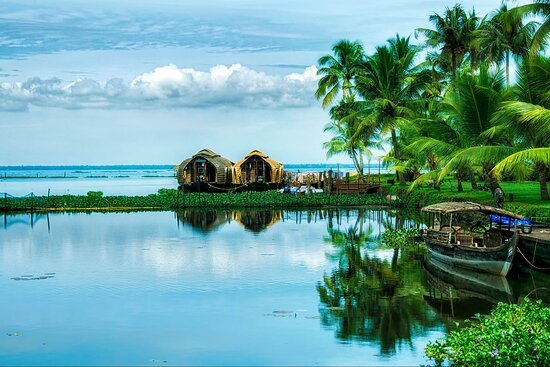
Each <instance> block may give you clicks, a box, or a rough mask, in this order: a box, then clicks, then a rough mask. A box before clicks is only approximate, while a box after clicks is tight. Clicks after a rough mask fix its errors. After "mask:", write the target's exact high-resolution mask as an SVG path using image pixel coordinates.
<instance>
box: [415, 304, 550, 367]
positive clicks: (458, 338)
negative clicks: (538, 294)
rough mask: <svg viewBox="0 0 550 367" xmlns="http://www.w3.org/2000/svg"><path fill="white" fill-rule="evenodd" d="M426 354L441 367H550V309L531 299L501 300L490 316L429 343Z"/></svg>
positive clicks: (468, 321) (471, 322)
mask: <svg viewBox="0 0 550 367" xmlns="http://www.w3.org/2000/svg"><path fill="white" fill-rule="evenodd" d="M457 326H458V323H457ZM426 356H428V358H431V359H433V360H434V361H435V362H436V364H437V365H438V366H440V365H441V364H442V363H443V362H445V361H449V362H450V364H451V366H550V308H549V307H545V306H544V305H543V304H542V302H541V301H540V300H539V301H537V302H531V301H529V300H528V299H527V298H526V299H525V300H524V301H523V304H522V305H510V304H505V303H499V304H498V305H497V306H496V307H495V308H494V309H493V310H492V312H491V315H490V316H480V315H479V314H478V315H476V316H475V320H474V321H470V320H466V321H465V324H464V327H463V328H461V329H459V330H455V331H451V332H449V333H448V335H447V339H446V340H437V341H435V342H433V343H428V346H427V347H426Z"/></svg>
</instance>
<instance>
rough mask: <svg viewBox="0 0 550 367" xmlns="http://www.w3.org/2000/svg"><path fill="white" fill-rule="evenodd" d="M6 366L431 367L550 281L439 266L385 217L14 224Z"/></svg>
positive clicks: (74, 216) (358, 212)
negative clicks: (470, 326)
mask: <svg viewBox="0 0 550 367" xmlns="http://www.w3.org/2000/svg"><path fill="white" fill-rule="evenodd" d="M0 218H1V221H0V295H1V296H0V364H2V365H40V366H45V365H88V366H90V365H140V366H142V365H153V366H154V365H271V366H273V365H347V366H349V365H377V366H380V365H420V364H425V363H427V362H428V361H427V360H426V359H425V357H424V348H425V346H426V344H427V343H428V341H430V340H435V339H436V338H439V337H443V336H444V335H445V332H446V331H448V330H450V329H452V328H454V327H455V321H462V320H464V319H465V318H467V317H470V316H472V315H474V314H476V313H482V314H483V313H488V312H489V311H490V309H491V308H492V307H493V306H494V305H495V303H496V302H518V300H521V299H522V298H523V297H524V296H526V295H529V296H530V297H531V298H534V299H536V298H540V299H543V301H545V302H549V301H550V291H549V290H548V289H549V288H550V277H549V276H547V275H544V274H540V273H535V272H527V271H521V270H516V271H514V272H513V273H512V274H510V275H509V277H508V279H504V278H500V277H492V276H487V277H485V276H481V275H479V274H471V273H462V272H457V271H454V270H453V271H451V270H449V269H447V268H446V267H445V266H440V265H437V264H433V263H429V262H428V263H426V261H424V260H423V255H422V252H421V251H419V249H418V248H416V247H414V246H413V247H411V248H410V249H406V250H397V249H392V248H387V247H384V246H383V245H381V243H380V234H381V233H382V232H383V231H384V230H385V229H387V228H407V227H411V226H414V225H416V224H415V222H414V220H413V219H411V218H410V217H407V216H406V215H404V214H402V213H400V212H399V211H393V210H385V209H380V210H378V209H376V210H375V209H366V208H365V209H357V208H353V209H341V208H340V209H336V208H335V209H326V208H324V209H317V210H313V209H312V210H302V211H286V210H183V211H179V212H169V211H164V212H162V211H161V212H129V213H97V212H94V213H48V214H45V213H44V214H32V215H31V214H17V215H6V216H2V217H0Z"/></svg>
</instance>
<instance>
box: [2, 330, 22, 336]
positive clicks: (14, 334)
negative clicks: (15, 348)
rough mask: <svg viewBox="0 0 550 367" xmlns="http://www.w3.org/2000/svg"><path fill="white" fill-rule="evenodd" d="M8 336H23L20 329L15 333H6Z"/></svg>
mask: <svg viewBox="0 0 550 367" xmlns="http://www.w3.org/2000/svg"><path fill="white" fill-rule="evenodd" d="M6 335H7V336H21V333H20V332H19V331H16V332H15V333H6Z"/></svg>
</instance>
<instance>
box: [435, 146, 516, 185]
mask: <svg viewBox="0 0 550 367" xmlns="http://www.w3.org/2000/svg"><path fill="white" fill-rule="evenodd" d="M517 150H518V149H517V148H514V147H507V146H475V147H471V148H466V149H463V150H461V151H460V152H458V153H457V154H456V155H455V156H454V157H453V158H451V159H450V160H449V161H448V162H447V164H446V165H445V166H444V167H443V168H442V169H441V173H440V176H439V179H440V180H441V179H443V178H444V177H445V176H446V175H447V174H448V173H449V172H450V171H454V170H456V169H458V168H460V167H464V166H476V165H483V164H491V165H494V164H496V163H498V162H500V161H501V160H502V159H504V158H506V157H508V156H509V155H510V154H513V153H516V152H517Z"/></svg>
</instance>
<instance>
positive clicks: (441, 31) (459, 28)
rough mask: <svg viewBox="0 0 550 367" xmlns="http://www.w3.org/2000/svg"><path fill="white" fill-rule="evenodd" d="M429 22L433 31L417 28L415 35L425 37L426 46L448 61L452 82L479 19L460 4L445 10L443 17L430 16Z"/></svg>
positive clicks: (469, 44)
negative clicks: (432, 26) (435, 50)
mask: <svg viewBox="0 0 550 367" xmlns="http://www.w3.org/2000/svg"><path fill="white" fill-rule="evenodd" d="M430 22H432V23H433V25H434V29H428V28H417V29H416V31H415V34H416V35H417V36H418V34H422V35H423V36H425V37H426V44H427V45H428V46H429V47H431V48H436V49H439V55H440V57H442V58H443V59H448V60H449V63H446V64H448V66H449V70H448V71H449V72H450V73H451V79H452V80H454V79H455V77H456V73H457V70H458V68H459V67H460V65H461V64H462V62H463V61H464V59H465V56H466V54H467V52H468V50H469V49H470V48H471V43H472V40H473V37H474V31H475V30H476V28H477V27H478V25H479V18H478V17H477V16H476V15H475V13H472V14H470V16H469V15H468V14H467V13H466V11H464V8H463V7H462V5H460V4H456V5H454V6H453V7H452V8H447V9H446V10H445V14H444V15H443V16H441V15H439V14H432V15H430Z"/></svg>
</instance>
